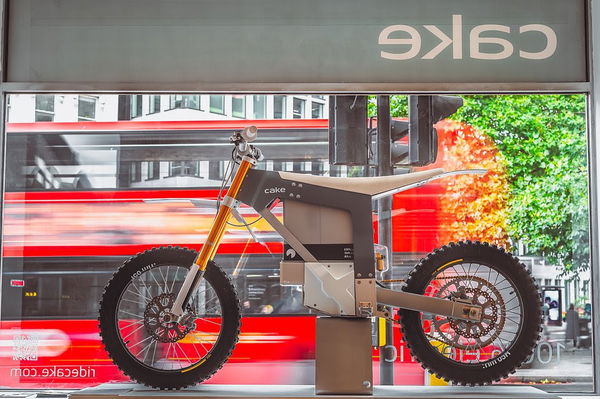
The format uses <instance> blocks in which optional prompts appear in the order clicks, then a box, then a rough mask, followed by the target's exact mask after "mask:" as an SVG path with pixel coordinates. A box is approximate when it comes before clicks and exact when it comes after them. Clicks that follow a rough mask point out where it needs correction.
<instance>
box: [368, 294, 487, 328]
mask: <svg viewBox="0 0 600 399" xmlns="http://www.w3.org/2000/svg"><path fill="white" fill-rule="evenodd" d="M376 290H377V291H376V292H377V302H378V303H379V304H381V305H387V306H395V307H398V308H403V309H408V310H415V311H418V312H425V313H432V314H436V315H440V316H446V317H452V318H455V319H462V320H468V321H480V320H481V306H478V305H473V304H472V303H471V302H469V301H467V300H463V299H460V298H452V299H442V298H434V297H430V296H425V295H419V294H412V293H410V292H404V291H394V290H390V289H388V288H383V287H377V289H376Z"/></svg>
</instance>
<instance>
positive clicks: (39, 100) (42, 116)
mask: <svg viewBox="0 0 600 399" xmlns="http://www.w3.org/2000/svg"><path fill="white" fill-rule="evenodd" d="M9 98H10V96H9ZM35 121H36V122H53V121H54V95H52V94H39V95H36V96H35Z"/></svg>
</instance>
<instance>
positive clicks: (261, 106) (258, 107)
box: [252, 96, 267, 119]
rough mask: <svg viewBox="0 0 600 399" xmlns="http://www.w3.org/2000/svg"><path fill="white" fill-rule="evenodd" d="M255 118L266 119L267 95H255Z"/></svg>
mask: <svg viewBox="0 0 600 399" xmlns="http://www.w3.org/2000/svg"><path fill="white" fill-rule="evenodd" d="M252 101H253V103H254V119H265V118H266V117H267V96H254V97H253V100H252Z"/></svg>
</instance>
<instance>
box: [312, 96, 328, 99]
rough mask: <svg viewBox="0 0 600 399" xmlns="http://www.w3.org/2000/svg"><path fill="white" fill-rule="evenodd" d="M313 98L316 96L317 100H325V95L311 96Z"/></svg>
mask: <svg viewBox="0 0 600 399" xmlns="http://www.w3.org/2000/svg"><path fill="white" fill-rule="evenodd" d="M312 97H313V98H317V99H319V100H325V96H312Z"/></svg>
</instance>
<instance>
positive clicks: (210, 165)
mask: <svg viewBox="0 0 600 399" xmlns="http://www.w3.org/2000/svg"><path fill="white" fill-rule="evenodd" d="M249 124H254V125H257V126H258V127H259V129H260V133H261V136H260V146H261V148H262V149H263V152H264V153H265V157H266V159H265V161H264V162H262V163H261V164H260V166H259V167H262V168H266V169H270V170H285V171H294V172H300V173H312V174H326V175H330V176H347V175H353V174H356V173H360V170H358V169H348V168H346V167H337V166H329V164H328V161H327V156H328V147H327V146H328V141H327V140H328V134H327V126H328V124H327V121H326V120H264V121H247V120H237V121H194V122H134V121H126V122H77V123H51V122H48V123H31V124H26V123H22V124H8V126H7V136H6V145H7V149H8V151H7V154H6V155H7V156H6V168H5V171H6V172H5V178H4V181H5V191H4V197H3V200H4V202H3V235H2V294H3V295H2V303H1V314H0V316H1V320H0V336H1V338H0V343H1V351H0V386H2V387H17V386H18V387H20V388H39V387H44V388H48V387H53V388H80V387H85V386H89V385H90V384H91V383H94V384H95V383H101V382H108V381H122V380H125V379H126V378H125V377H124V376H123V375H122V374H121V373H120V372H119V370H118V369H117V368H116V366H114V365H113V364H112V362H111V361H110V359H109V358H108V357H107V355H106V353H105V352H104V350H103V347H102V344H101V341H100V337H99V335H98V328H97V320H96V318H97V311H98V302H99V299H100V297H101V294H102V290H103V287H104V285H105V284H106V282H107V281H108V279H109V278H110V276H111V275H112V273H113V272H114V271H115V270H116V268H118V266H119V265H120V264H121V263H122V262H123V261H124V260H125V259H126V258H127V257H129V256H131V255H135V254H136V253H138V252H140V251H143V250H146V249H150V248H153V247H157V246H161V245H179V246H183V247H189V248H193V249H196V250H197V249H198V248H199V247H200V246H201V243H202V242H203V241H204V238H205V236H206V234H207V232H208V229H209V227H210V224H211V222H212V219H213V217H214V213H215V209H213V208H210V207H195V206H193V205H192V204H191V203H189V202H185V201H182V200H183V199H188V198H208V199H215V198H216V197H217V195H218V192H219V186H220V183H221V180H222V178H223V174H224V173H225V171H226V167H227V160H228V159H229V158H230V151H231V146H230V144H229V141H228V138H229V136H230V134H231V131H232V130H233V129H241V128H242V127H244V126H246V125H249ZM443 190H444V186H443V182H440V183H437V184H430V185H426V186H423V187H420V188H417V189H413V190H409V191H406V192H403V193H400V194H397V195H396V196H395V198H394V211H393V229H394V243H393V252H394V267H393V275H394V278H402V277H403V276H405V275H406V273H407V272H408V271H409V270H410V267H412V265H413V264H414V263H415V261H416V260H418V258H419V257H420V256H421V255H422V254H423V253H425V252H428V251H430V250H431V249H432V248H433V247H435V246H436V245H438V237H439V228H440V227H439V226H440V222H439V220H440V218H441V216H440V212H439V193H440V192H442V191H443ZM157 198H173V199H179V200H180V201H175V202H168V203H163V202H161V203H155V202H147V200H149V199H157ZM242 213H243V215H244V216H245V217H246V219H247V220H248V221H252V220H254V219H256V218H257V217H258V216H257V215H256V214H255V213H254V212H253V211H252V210H251V209H248V208H242ZM276 213H277V211H276ZM374 222H375V219H374ZM252 228H253V231H254V233H255V235H256V236H257V237H258V239H259V242H255V241H254V239H253V237H252V235H251V234H250V233H249V232H248V231H247V230H246V229H245V228H243V227H242V228H240V227H232V228H230V229H229V230H228V232H227V234H226V236H225V239H224V242H223V244H222V245H221V247H220V250H219V254H218V256H217V259H216V261H217V263H219V264H220V265H221V266H222V267H224V268H225V270H227V272H228V273H229V274H231V275H232V276H233V277H234V282H235V285H236V288H237V291H238V295H239V297H240V300H241V303H242V308H243V315H244V318H243V322H242V333H241V337H240V342H239V344H238V345H237V347H236V349H235V351H234V352H233V355H232V357H231V359H230V361H229V362H228V364H227V365H226V366H225V367H224V368H223V370H221V371H220V372H219V373H217V374H216V376H215V377H213V378H212V379H211V380H210V381H209V383H237V384H252V383H270V384H294V383H312V382H313V381H314V376H313V367H314V323H315V315H314V314H311V313H310V312H309V311H308V310H307V309H305V308H304V307H303V306H302V300H301V292H300V290H299V289H298V288H296V287H284V286H281V285H280V284H279V270H278V267H279V261H280V259H281V250H282V243H281V239H280V237H279V236H277V235H276V233H275V232H274V231H273V230H272V229H271V228H270V226H268V225H267V224H266V222H264V221H259V222H257V223H255V224H253V225H252ZM396 345H397V347H398V348H399V352H398V359H397V361H396V364H397V367H396V383H398V384H422V383H423V378H424V376H423V371H422V369H421V367H420V366H419V365H417V364H416V363H415V362H413V361H412V360H411V359H410V354H409V352H408V350H407V349H406V348H405V347H404V345H403V344H402V342H401V340H400V333H399V331H398V332H397V334H396ZM374 359H375V362H376V364H377V361H378V352H377V351H376V350H374ZM374 374H375V376H377V374H378V373H377V372H375V373H374Z"/></svg>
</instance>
